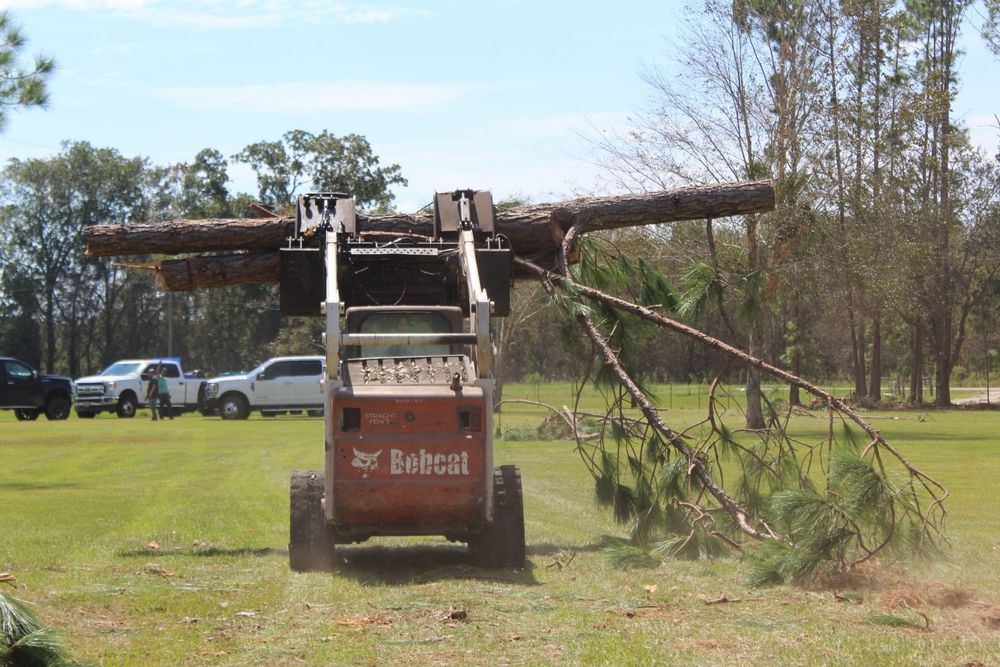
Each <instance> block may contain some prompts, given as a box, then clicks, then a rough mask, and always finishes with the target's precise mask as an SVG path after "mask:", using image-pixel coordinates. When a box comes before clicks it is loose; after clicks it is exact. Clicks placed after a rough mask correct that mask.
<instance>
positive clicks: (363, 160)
mask: <svg viewBox="0 0 1000 667" xmlns="http://www.w3.org/2000/svg"><path fill="white" fill-rule="evenodd" d="M231 159H232V160H235V161H237V162H242V163H246V164H248V165H249V166H250V167H251V168H252V169H253V170H254V171H255V172H256V174H257V178H258V184H259V191H258V192H257V193H255V194H253V195H251V194H248V193H232V192H231V191H230V189H229V176H228V175H227V168H228V166H229V164H228V160H227V159H226V157H225V156H223V155H222V154H221V153H220V152H219V151H217V150H215V149H205V150H203V151H201V152H199V153H198V154H197V155H196V156H195V157H194V159H193V160H192V161H191V162H189V163H182V164H175V165H166V166H161V165H154V164H151V163H150V162H149V160H147V159H145V158H141V157H133V158H129V157H125V156H123V155H121V154H120V153H119V152H118V151H116V150H114V149H110V148H96V147H94V146H91V145H90V144H88V143H86V142H67V143H65V144H64V145H63V148H62V150H61V151H60V152H59V154H58V155H56V156H54V157H51V158H46V159H28V160H17V159H14V160H10V161H9V162H8V164H7V166H6V167H5V168H4V169H3V171H2V172H0V351H2V353H3V354H10V355H14V356H18V357H20V358H21V359H23V360H24V361H26V362H28V363H32V364H36V365H38V366H40V367H43V368H45V369H46V370H48V371H53V372H55V371H59V372H64V373H68V374H70V375H72V376H78V375H80V374H83V373H88V372H92V371H94V370H97V369H98V368H100V367H103V366H104V365H106V364H108V363H110V362H111V361H114V360H115V359H119V358H124V357H147V356H156V355H167V354H171V355H173V356H180V357H183V358H184V359H185V364H186V365H187V366H188V367H189V368H194V367H201V368H205V369H208V370H211V371H228V370H238V369H248V368H250V367H252V366H254V365H255V364H257V363H258V362H260V361H262V360H263V359H266V358H267V357H269V356H272V355H273V354H278V353H282V352H286V353H287V352H297V353H313V352H319V351H320V348H319V330H318V328H317V327H318V322H311V321H304V320H299V319H285V318H282V317H281V316H280V313H279V312H278V300H277V291H276V288H275V286H273V285H248V286H238V287H232V288H228V289H220V290H202V291H198V292H191V293H168V294H164V293H160V292H157V291H156V289H155V287H154V284H153V275H152V273H151V272H150V271H146V270H142V269H136V268H130V267H127V266H123V265H122V264H120V263H118V262H116V261H115V260H112V259H108V258H95V257H87V256H86V255H85V246H84V242H83V239H82V230H83V228H84V227H85V226H87V225H92V224H130V223H138V222H155V221H157V220H169V219H176V218H205V217H248V216H252V215H254V213H253V211H252V210H251V208H250V204H251V203H253V202H257V203H260V204H262V205H263V207H265V208H267V209H269V210H274V211H278V212H284V211H285V210H286V209H288V207H289V205H290V202H291V201H292V199H293V197H294V195H295V194H296V192H297V191H298V190H299V189H300V188H301V187H303V186H308V187H311V188H315V189H318V190H337V191H346V192H353V193H355V196H356V197H357V201H358V205H359V207H360V208H361V209H362V210H374V209H379V208H383V207H387V206H389V205H390V204H391V202H392V197H393V195H392V193H391V190H390V188H391V187H392V186H393V185H396V184H400V183H405V179H404V178H403V177H402V175H401V173H400V168H399V166H398V165H390V166H381V165H380V164H379V160H378V158H377V157H376V156H374V155H373V153H372V151H371V147H370V145H369V144H368V142H367V141H366V140H365V139H364V137H361V136H358V135H346V136H343V137H337V136H334V135H332V134H329V133H328V132H325V131H324V132H321V133H319V134H310V133H308V132H303V131H300V130H296V131H292V132H288V133H286V134H285V135H284V136H283V137H282V138H281V139H280V140H278V141H262V142H258V143H255V144H252V145H250V146H247V147H246V148H245V149H244V150H243V151H241V152H240V153H238V154H237V155H235V156H232V158H231ZM134 259H135V262H134V263H139V264H141V263H142V261H143V258H134Z"/></svg>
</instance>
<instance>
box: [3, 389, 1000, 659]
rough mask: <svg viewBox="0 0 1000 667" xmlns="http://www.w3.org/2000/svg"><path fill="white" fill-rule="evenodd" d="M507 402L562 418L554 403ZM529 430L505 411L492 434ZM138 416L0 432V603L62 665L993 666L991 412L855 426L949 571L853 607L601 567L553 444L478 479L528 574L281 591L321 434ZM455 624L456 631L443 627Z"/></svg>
mask: <svg viewBox="0 0 1000 667" xmlns="http://www.w3.org/2000/svg"><path fill="white" fill-rule="evenodd" d="M685 391H687V393H686V394H685V393H684V392H685ZM506 396H507V397H511V398H513V397H522V398H530V399H533V400H534V399H539V400H542V401H545V402H547V403H552V404H555V405H562V404H564V403H569V401H570V396H569V388H568V386H566V385H542V386H540V387H536V386H535V385H531V386H526V385H522V386H513V387H508V389H507V392H506ZM703 401H704V393H703V392H702V393H700V394H698V393H697V392H695V391H693V390H690V389H687V388H681V387H674V388H664V389H663V390H661V392H660V404H661V405H663V406H664V407H667V408H668V410H667V412H666V413H665V417H666V419H667V421H668V423H670V424H671V425H674V426H678V427H679V426H684V425H686V424H689V423H692V422H694V421H696V420H698V419H699V418H701V417H702V416H703V411H704V410H703V405H704V403H703ZM699 403H700V404H701V405H702V409H699V407H698V404H699ZM591 407H596V402H594V403H591ZM542 414H543V413H542V412H541V411H540V410H538V409H536V408H533V407H531V406H527V405H509V406H506V408H505V411H504V414H503V416H502V418H501V428H508V427H517V426H522V425H525V424H536V423H537V422H538V421H539V417H540V416H541V415H542ZM142 416H143V415H142V413H140V417H139V418H136V419H132V420H120V419H116V418H114V417H110V416H100V417H98V418H97V419H94V420H80V419H77V418H76V417H75V416H74V417H71V418H70V419H69V420H67V421H65V422H47V421H45V420H44V419H42V420H40V421H38V422H17V421H15V420H14V419H13V415H12V414H10V413H9V412H0V465H2V473H0V571H7V572H10V573H11V574H13V575H15V576H16V577H17V582H16V584H17V588H16V590H14V589H10V588H9V587H6V588H5V589H4V590H6V591H8V592H11V593H13V594H14V595H16V596H17V597H20V598H21V599H24V600H28V601H29V602H31V603H33V604H34V605H35V607H36V610H37V611H38V612H39V614H40V616H41V617H42V619H43V620H44V621H45V622H46V623H48V624H49V625H51V626H54V627H55V628H57V629H58V630H59V631H60V632H61V634H62V636H63V637H64V639H65V641H66V643H67V644H68V646H69V648H70V651H71V654H72V655H73V657H74V658H76V659H78V660H82V661H87V662H91V663H95V664H107V665H173V664H190V665H204V664H236V665H244V664H247V665H275V664H278V665H280V664H288V665H295V664H428V663H446V664H490V665H493V664H530V663H534V664H539V663H541V664H545V663H553V662H555V663H584V664H606V663H612V664H652V663H659V664H664V663H667V664H691V665H702V664H714V665H741V664H799V665H807V664H808V665H816V664H829V665H871V664H900V665H903V664H907V665H908V664H929V665H967V664H983V665H990V664H1000V579H998V577H997V575H996V573H997V572H998V571H1000V515H998V512H997V509H996V507H997V505H998V504H1000V503H998V501H1000V484H998V482H997V479H996V477H997V475H998V474H1000V436H998V434H1000V412H996V411H994V412H983V411H959V410H955V411H926V412H916V411H912V412H892V413H875V414H873V415H871V416H872V418H873V422H874V423H875V424H876V425H877V427H879V428H881V429H882V430H883V432H884V433H885V434H886V436H887V437H888V438H889V440H890V442H893V443H894V444H896V445H897V446H898V447H900V449H902V450H903V451H904V452H905V453H906V455H907V456H908V457H909V458H910V460H911V461H912V462H913V463H915V464H916V465H918V466H920V467H921V468H923V469H924V471H925V472H928V473H930V474H932V475H933V476H934V477H936V478H937V479H939V480H940V481H942V482H943V483H944V484H945V485H946V486H947V487H948V488H949V489H950V491H951V493H952V495H951V497H950V498H949V501H948V509H949V521H948V533H949V536H950V538H951V542H952V549H951V556H950V558H949V559H948V560H947V561H945V562H940V563H934V564H924V565H920V566H911V567H909V568H903V567H901V566H898V565H893V564H885V565H883V566H882V568H881V569H880V572H879V576H880V579H879V581H878V582H875V583H870V584H868V585H865V586H859V587H858V588H856V589H855V590H853V591H845V590H837V591H833V590H803V589H799V588H791V587H775V588H767V589H749V588H747V587H746V586H745V585H744V584H743V573H742V571H741V564H740V562H739V561H738V560H735V559H734V560H726V561H719V562H670V563H667V564H664V565H663V566H661V567H659V568H656V569H646V570H633V571H628V572H626V571H620V570H617V569H615V568H613V567H612V566H611V565H610V564H609V562H608V560H607V558H606V556H605V555H604V554H603V553H602V552H601V550H600V546H599V545H600V541H601V537H602V536H603V535H606V534H619V533H620V532H621V531H620V529H619V528H617V527H616V526H615V525H614V524H613V522H612V521H611V519H610V516H609V515H608V514H607V513H605V512H603V511H601V510H598V509H596V508H595V506H594V501H593V493H592V487H593V485H592V482H591V481H590V479H589V478H588V477H587V475H586V472H585V470H584V468H583V466H582V465H581V464H580V462H579V460H578V458H577V455H576V454H575V453H574V451H573V445H572V444H571V443H567V442H530V441H529V442H498V443H497V445H496V461H497V463H518V464H520V466H521V470H522V476H523V479H524V486H525V513H526V523H527V539H528V557H529V565H528V567H527V568H526V569H525V570H524V571H518V572H511V571H496V570H482V569H478V568H475V567H473V566H471V565H470V564H469V562H468V559H467V557H466V555H465V550H464V547H462V546H459V545H454V544H450V543H448V542H446V541H445V540H443V539H431V538H428V539H393V540H387V539H383V540H377V539H376V540H372V541H370V542H367V543H364V544H362V545H356V546H348V547H342V548H340V549H338V553H339V554H340V556H341V557H342V559H343V564H342V566H341V568H340V570H339V571H338V572H337V573H335V574H320V573H310V574H298V573H293V572H291V571H290V570H289V568H288V562H287V561H288V554H287V541H288V536H287V534H288V474H289V471H291V470H292V469H296V468H320V467H321V465H322V449H323V445H322V430H323V429H322V420H319V419H309V418H305V417H301V418H298V417H281V418H275V419H262V418H260V417H259V416H255V417H252V418H251V419H249V420H248V421H245V422H223V421H221V420H219V419H215V418H212V419H209V418H202V417H200V416H192V415H187V416H183V417H180V418H178V419H175V420H174V421H173V422H169V421H168V422H155V423H154V422H150V421H149V420H148V419H143V418H142ZM796 419H797V420H799V427H800V428H802V429H803V430H809V429H812V428H815V429H816V430H817V431H821V430H822V429H823V428H824V426H823V424H821V423H820V422H822V420H821V419H817V420H816V424H815V425H814V424H813V423H812V422H810V419H811V418H810V417H799V418H796ZM154 547H155V548H154ZM0 585H2V584H0ZM840 593H851V594H850V595H847V596H842V595H835V594H840ZM723 596H725V598H726V599H727V600H728V602H720V603H718V604H706V602H709V601H717V600H719V599H720V598H721V597H723ZM845 598H850V600H851V601H844V600H845ZM900 604H905V605H907V606H908V608H909V609H908V610H902V611H900V609H899V608H898V607H899V605H900ZM453 610H464V611H465V612H466V613H467V617H466V618H465V619H464V620H453V619H450V618H449V616H450V612H451V611H453ZM889 612H892V613H896V614H904V615H905V614H909V615H911V616H912V617H914V618H919V617H918V616H917V613H918V612H919V613H920V614H923V615H925V616H926V618H927V623H928V624H929V627H928V628H927V629H925V630H915V629H910V628H896V627H889V626H886V625H880V624H878V623H876V622H874V621H875V620H877V618H878V616H877V615H878V614H885V613H889Z"/></svg>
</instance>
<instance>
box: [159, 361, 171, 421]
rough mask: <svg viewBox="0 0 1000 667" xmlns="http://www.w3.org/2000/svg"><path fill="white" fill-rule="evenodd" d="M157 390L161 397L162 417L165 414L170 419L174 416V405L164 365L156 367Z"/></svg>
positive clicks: (161, 417)
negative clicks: (164, 373) (171, 400)
mask: <svg viewBox="0 0 1000 667" xmlns="http://www.w3.org/2000/svg"><path fill="white" fill-rule="evenodd" d="M156 390H157V393H158V394H159V399H160V419H163V418H164V414H166V416H167V417H169V418H170V419H173V418H174V406H173V404H172V403H171V402H170V387H169V386H167V378H166V377H164V375H163V367H162V366H157V367H156Z"/></svg>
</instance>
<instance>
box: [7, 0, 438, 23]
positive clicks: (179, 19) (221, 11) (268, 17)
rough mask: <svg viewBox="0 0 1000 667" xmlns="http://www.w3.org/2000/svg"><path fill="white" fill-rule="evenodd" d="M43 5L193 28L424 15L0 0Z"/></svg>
mask: <svg viewBox="0 0 1000 667" xmlns="http://www.w3.org/2000/svg"><path fill="white" fill-rule="evenodd" d="M47 7H54V8H60V9H67V10H73V11H81V12H91V13H110V14H116V15H120V16H126V17H129V18H133V19H137V20H140V21H145V22H148V23H152V24H155V25H175V26H182V27H185V28H189V29H193V30H239V29H244V28H260V27H267V26H276V25H281V24H286V23H296V22H302V21H309V22H325V23H329V24H341V25H344V24H347V25H349V24H357V23H367V24H372V23H388V22H390V21H397V20H401V19H407V18H414V17H422V16H428V15H429V14H430V12H429V11H428V10H425V9H417V8H411V7H403V6H396V5H386V6H371V5H369V4H368V3H362V2H324V1H320V0H305V1H301V0H300V1H296V0H0V9H28V10H37V9H44V8H47Z"/></svg>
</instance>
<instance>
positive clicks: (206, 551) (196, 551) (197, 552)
mask: <svg viewBox="0 0 1000 667" xmlns="http://www.w3.org/2000/svg"><path fill="white" fill-rule="evenodd" d="M116 555H118V556H121V557H122V558H150V557H152V556H193V557H195V558H197V557H199V556H204V557H209V558H212V557H215V556H258V557H263V556H285V557H287V556H288V549H274V548H272V547H258V548H253V547H241V548H239V549H220V548H218V547H208V548H197V547H195V548H193V549H181V548H173V549H171V548H167V549H156V550H153V549H129V550H127V551H124V550H123V551H119V552H118V553H117V554H116Z"/></svg>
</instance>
